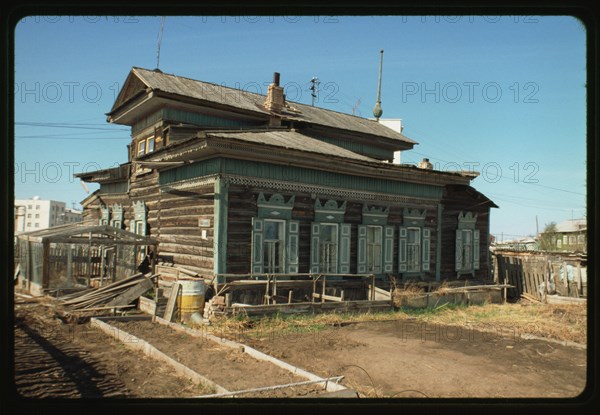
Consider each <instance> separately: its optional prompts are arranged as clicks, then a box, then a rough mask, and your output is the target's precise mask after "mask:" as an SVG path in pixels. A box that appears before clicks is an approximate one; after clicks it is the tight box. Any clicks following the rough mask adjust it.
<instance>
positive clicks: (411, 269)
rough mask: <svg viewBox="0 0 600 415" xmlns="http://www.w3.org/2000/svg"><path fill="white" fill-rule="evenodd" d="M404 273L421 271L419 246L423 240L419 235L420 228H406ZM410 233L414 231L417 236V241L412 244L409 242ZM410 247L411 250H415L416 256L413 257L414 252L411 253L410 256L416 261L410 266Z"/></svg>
mask: <svg viewBox="0 0 600 415" xmlns="http://www.w3.org/2000/svg"><path fill="white" fill-rule="evenodd" d="M406 231H407V233H406V272H420V271H421V255H422V254H421V252H422V251H421V249H422V248H421V244H422V243H423V238H422V235H421V228H420V227H415V226H409V227H407V228H406ZM411 231H416V235H417V241H416V242H414V243H412V244H411V243H410V241H409V235H410V232H411ZM411 246H412V247H413V250H415V248H416V251H417V252H416V255H414V252H413V253H412V255H414V256H415V258H416V261H413V263H412V264H411V261H410V259H411Z"/></svg>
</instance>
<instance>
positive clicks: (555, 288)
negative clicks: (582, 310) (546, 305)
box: [492, 250, 587, 301]
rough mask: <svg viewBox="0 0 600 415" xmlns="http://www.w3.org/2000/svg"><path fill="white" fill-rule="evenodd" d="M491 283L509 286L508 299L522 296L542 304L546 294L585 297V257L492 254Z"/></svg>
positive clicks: (545, 253)
mask: <svg viewBox="0 0 600 415" xmlns="http://www.w3.org/2000/svg"><path fill="white" fill-rule="evenodd" d="M492 258H493V262H494V274H495V276H494V279H495V281H496V282H497V283H500V284H510V285H512V286H514V288H509V289H508V290H507V297H508V298H509V299H518V298H519V297H521V295H522V294H526V295H528V296H532V297H535V298H536V299H537V300H539V301H544V300H545V297H546V295H547V294H558V295H562V296H566V297H578V298H579V297H586V296H587V257H586V256H585V255H579V254H562V253H560V254H559V253H556V254H554V253H547V252H535V251H526V252H524V251H508V250H496V251H494V252H493V253H492Z"/></svg>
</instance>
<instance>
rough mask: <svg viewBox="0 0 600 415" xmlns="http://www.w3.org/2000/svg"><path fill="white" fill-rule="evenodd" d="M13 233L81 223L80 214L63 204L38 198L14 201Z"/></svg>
mask: <svg viewBox="0 0 600 415" xmlns="http://www.w3.org/2000/svg"><path fill="white" fill-rule="evenodd" d="M14 213H15V233H18V232H30V231H35V230H39V229H44V228H50V227H52V226H57V225H64V224H68V223H75V222H81V212H80V211H77V210H74V209H68V208H67V206H66V203H65V202H59V201H56V200H41V199H40V198H39V197H37V196H36V197H33V198H31V199H19V200H15V208H14Z"/></svg>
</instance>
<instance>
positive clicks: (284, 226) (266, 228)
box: [250, 193, 300, 274]
mask: <svg viewBox="0 0 600 415" xmlns="http://www.w3.org/2000/svg"><path fill="white" fill-rule="evenodd" d="M294 199H295V197H294V196H292V197H290V198H289V199H288V201H287V202H286V201H285V200H284V197H283V196H282V195H280V194H277V193H275V194H273V195H271V197H270V198H266V197H265V195H264V194H263V193H260V194H259V195H258V200H257V205H258V216H257V217H254V218H252V250H251V251H252V252H251V268H250V269H251V272H252V273H253V274H262V273H288V274H292V273H297V272H298V265H299V263H298V242H299V228H300V224H299V222H298V221H296V220H292V209H293V207H294Z"/></svg>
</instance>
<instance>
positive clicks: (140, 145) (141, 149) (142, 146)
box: [137, 140, 146, 157]
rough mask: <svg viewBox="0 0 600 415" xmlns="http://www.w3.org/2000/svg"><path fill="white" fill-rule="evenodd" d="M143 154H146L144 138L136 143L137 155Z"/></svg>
mask: <svg viewBox="0 0 600 415" xmlns="http://www.w3.org/2000/svg"><path fill="white" fill-rule="evenodd" d="M144 154H146V140H142V141H140V142H139V143H138V151H137V155H138V157H139V156H143V155H144Z"/></svg>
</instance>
